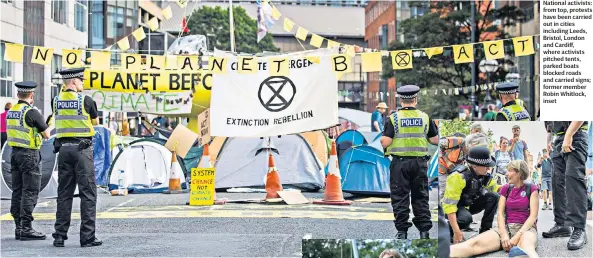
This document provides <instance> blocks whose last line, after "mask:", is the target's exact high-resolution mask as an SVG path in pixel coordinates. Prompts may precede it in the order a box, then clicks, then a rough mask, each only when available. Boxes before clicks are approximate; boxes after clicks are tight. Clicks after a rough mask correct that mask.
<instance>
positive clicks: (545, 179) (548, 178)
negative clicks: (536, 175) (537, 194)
mask: <svg viewBox="0 0 593 258" xmlns="http://www.w3.org/2000/svg"><path fill="white" fill-rule="evenodd" d="M542 153H543V157H542V158H541V159H540V160H538V162H537V167H538V168H541V170H542V176H541V186H542V188H541V190H542V196H543V199H544V207H542V210H546V209H548V210H551V209H552V189H553V188H552V160H551V159H550V155H548V150H546V149H544V150H543V151H542ZM548 199H549V200H550V201H549V202H548ZM548 204H549V205H548Z"/></svg>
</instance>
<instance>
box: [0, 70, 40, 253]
mask: <svg viewBox="0 0 593 258" xmlns="http://www.w3.org/2000/svg"><path fill="white" fill-rule="evenodd" d="M15 86H16V88H17V97H18V98H19V101H18V103H17V104H16V105H14V106H13V107H12V108H11V109H10V110H8V113H7V114H6V124H7V126H6V134H7V138H8V146H10V147H12V154H11V158H10V166H11V168H10V169H11V170H10V171H11V174H12V198H11V201H10V213H11V214H12V217H13V218H14V223H15V224H16V230H15V231H14V235H15V238H16V239H17V240H18V239H20V240H21V241H26V240H43V239H45V234H43V233H40V232H37V231H35V230H34V229H33V227H32V222H33V210H34V209H35V206H36V205H37V196H38V194H39V191H40V189H41V171H40V170H39V162H40V161H41V156H40V154H39V149H40V148H41V143H42V137H43V138H45V139H47V138H49V131H48V130H47V124H45V121H43V116H42V115H41V113H39V111H38V110H37V109H35V108H33V107H32V106H31V105H32V104H33V102H34V95H35V93H34V91H35V88H37V83H35V82H30V81H25V82H18V83H15Z"/></svg>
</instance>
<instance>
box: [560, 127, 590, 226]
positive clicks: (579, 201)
mask: <svg viewBox="0 0 593 258" xmlns="http://www.w3.org/2000/svg"><path fill="white" fill-rule="evenodd" d="M563 142H564V136H563V135H560V136H558V138H557V139H556V140H555V141H554V147H553V148H554V151H553V152H552V153H551V154H552V155H551V156H552V164H553V166H552V169H553V174H552V185H553V187H552V189H554V191H552V198H554V206H553V208H554V221H555V222H556V223H557V224H558V225H564V226H569V227H576V228H585V225H586V217H587V188H586V186H587V183H586V175H585V173H586V172H585V169H586V167H585V163H586V162H587V150H588V139H587V133H585V132H583V131H578V132H576V133H575V134H574V136H573V137H572V147H573V148H574V150H573V151H572V152H569V153H563V152H562V143H563ZM568 201H570V205H569V204H568Z"/></svg>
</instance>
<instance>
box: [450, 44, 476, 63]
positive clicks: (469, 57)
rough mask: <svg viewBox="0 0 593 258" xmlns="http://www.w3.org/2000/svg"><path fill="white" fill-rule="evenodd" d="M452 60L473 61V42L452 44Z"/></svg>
mask: <svg viewBox="0 0 593 258" xmlns="http://www.w3.org/2000/svg"><path fill="white" fill-rule="evenodd" d="M453 60H455V63H456V64H463V63H471V62H473V61H474V44H463V45H454V46H453Z"/></svg>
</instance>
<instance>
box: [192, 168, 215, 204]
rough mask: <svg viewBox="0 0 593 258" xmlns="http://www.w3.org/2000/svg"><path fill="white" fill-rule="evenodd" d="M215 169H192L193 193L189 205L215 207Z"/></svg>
mask: <svg viewBox="0 0 593 258" xmlns="http://www.w3.org/2000/svg"><path fill="white" fill-rule="evenodd" d="M214 174H215V169H214V168H192V169H191V184H190V185H191V191H190V195H189V205H191V206H209V205H214V193H215V192H214V191H215V190H214Z"/></svg>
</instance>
